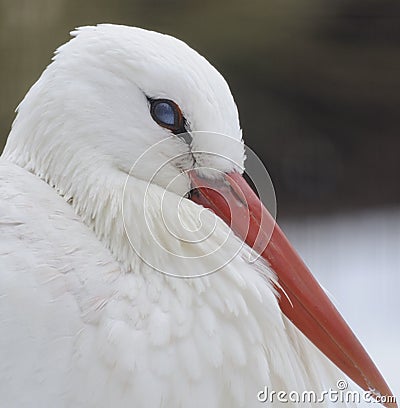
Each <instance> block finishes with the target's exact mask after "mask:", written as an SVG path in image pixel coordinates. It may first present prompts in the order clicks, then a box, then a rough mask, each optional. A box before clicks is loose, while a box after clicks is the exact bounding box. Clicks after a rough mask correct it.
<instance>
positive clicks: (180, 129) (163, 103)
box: [148, 98, 186, 134]
mask: <svg viewBox="0 0 400 408" xmlns="http://www.w3.org/2000/svg"><path fill="white" fill-rule="evenodd" d="M148 100H149V103H150V113H151V116H152V118H153V120H154V121H155V122H156V123H157V124H158V125H160V126H162V127H164V128H167V129H169V130H171V131H172V132H173V133H175V134H180V133H185V132H186V130H185V119H184V117H183V115H182V112H181V110H180V109H179V106H178V105H177V104H176V103H175V102H173V101H171V100H169V99H150V98H148Z"/></svg>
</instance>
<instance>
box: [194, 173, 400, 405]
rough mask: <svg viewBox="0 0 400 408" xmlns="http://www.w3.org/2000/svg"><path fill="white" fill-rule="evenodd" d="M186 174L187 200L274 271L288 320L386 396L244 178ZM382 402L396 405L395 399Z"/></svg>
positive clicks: (344, 367)
mask: <svg viewBox="0 0 400 408" xmlns="http://www.w3.org/2000/svg"><path fill="white" fill-rule="evenodd" d="M190 177H191V180H192V185H193V187H194V188H195V189H196V192H195V193H194V194H193V196H192V200H193V201H195V202H196V203H198V204H201V205H203V206H204V207H206V208H209V209H212V210H213V211H214V212H215V214H216V215H218V216H219V217H220V218H222V219H223V220H224V221H225V222H226V223H227V224H228V225H229V226H230V227H231V228H232V230H233V231H234V232H235V234H236V235H238V236H239V237H240V238H241V239H243V240H244V241H245V242H246V243H247V244H248V245H249V246H251V247H252V248H253V249H254V250H255V251H256V252H257V253H258V254H259V255H261V256H262V257H263V258H264V259H265V260H266V261H267V263H268V264H269V265H270V266H271V268H272V269H273V270H274V272H275V273H276V275H277V277H278V282H279V285H280V287H277V288H276V289H277V290H278V292H279V293H280V297H279V304H280V308H281V310H282V312H283V313H284V314H285V315H286V316H287V317H288V319H289V320H291V321H292V322H293V324H294V325H295V326H296V327H297V328H298V329H299V330H300V331H301V332H302V333H303V334H304V335H305V336H306V337H308V339H309V340H310V341H311V342H312V343H313V344H314V345H315V346H316V347H318V349H319V350H321V351H322V353H324V354H325V356H326V357H328V358H329V359H330V360H331V361H332V362H333V363H334V364H336V365H337V366H338V367H339V368H340V369H341V370H342V371H343V372H344V373H345V374H346V375H348V376H349V377H350V378H351V379H352V380H353V381H354V382H355V383H357V384H358V385H359V386H360V387H361V388H363V389H364V390H365V391H369V392H370V395H374V396H377V397H379V396H392V393H391V391H390V389H389V387H388V385H387V384H386V382H385V380H384V378H383V377H382V375H381V374H380V372H379V371H378V369H377V367H376V366H375V364H374V363H373V361H372V360H371V358H370V357H369V355H368V354H367V352H366V351H365V349H364V348H363V346H362V345H361V343H360V342H359V341H358V339H357V338H356V336H355V335H354V333H353V332H352V330H351V329H350V327H349V326H348V325H347V323H346V322H345V321H344V319H343V318H342V316H341V315H340V313H339V312H338V311H337V310H336V308H335V306H334V305H333V304H332V302H331V301H330V300H329V298H328V297H327V295H326V294H325V292H324V290H323V289H322V288H321V286H320V285H319V284H318V282H317V281H316V280H315V278H314V277H313V276H312V274H311V272H310V271H309V269H308V268H307V266H306V265H305V264H304V262H303V261H302V260H301V258H300V256H299V255H298V254H297V253H296V251H295V250H294V249H293V247H292V246H291V244H290V243H289V241H288V239H287V238H286V236H285V235H284V233H283V232H282V230H281V229H280V228H279V226H278V225H277V224H276V222H275V220H274V219H273V217H272V216H271V215H270V214H269V212H268V210H267V209H266V208H265V207H264V205H263V204H262V203H261V201H260V200H259V199H258V197H257V196H256V194H255V193H254V192H253V190H252V189H251V188H250V186H249V185H248V184H247V182H246V181H245V179H244V178H243V177H242V176H241V175H240V174H239V173H236V172H234V173H230V174H226V175H225V182H224V183H221V181H219V182H218V183H216V182H214V181H213V180H208V179H205V178H201V177H199V176H198V175H197V173H196V171H192V172H191V173H190ZM378 400H379V399H378ZM383 405H385V406H386V407H390V408H396V407H397V404H396V403H395V402H390V403H386V404H383Z"/></svg>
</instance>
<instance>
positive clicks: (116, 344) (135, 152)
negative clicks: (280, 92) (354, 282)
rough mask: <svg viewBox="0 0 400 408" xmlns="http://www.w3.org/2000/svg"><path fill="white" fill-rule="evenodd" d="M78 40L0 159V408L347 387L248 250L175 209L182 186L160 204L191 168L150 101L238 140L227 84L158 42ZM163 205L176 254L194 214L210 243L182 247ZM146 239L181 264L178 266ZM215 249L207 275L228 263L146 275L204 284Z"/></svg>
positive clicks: (247, 402)
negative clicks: (169, 103)
mask: <svg viewBox="0 0 400 408" xmlns="http://www.w3.org/2000/svg"><path fill="white" fill-rule="evenodd" d="M74 36H75V38H74V39H72V40H71V41H70V42H69V43H67V44H66V45H64V46H62V47H61V48H60V49H59V51H58V53H57V55H56V57H55V59H54V62H53V63H52V64H51V65H50V66H49V67H48V68H47V69H46V71H45V72H44V73H43V75H42V76H41V78H40V79H39V80H38V82H37V83H36V84H35V85H34V86H33V87H32V88H31V90H30V91H29V92H28V94H27V96H26V97H25V99H24V101H23V102H22V103H21V105H20V107H19V109H18V115H17V118H16V121H15V123H14V125H13V128H12V131H11V133H10V136H9V139H8V142H7V146H6V148H5V151H4V153H3V156H2V158H1V159H0V179H1V180H0V199H1V202H0V234H1V240H0V265H1V269H0V333H1V335H0V396H1V397H0V398H1V401H2V402H1V404H2V406H5V407H18V408H24V407H26V408H28V407H29V408H32V407H41V408H42V407H57V408H67V407H76V408H89V407H96V408H103V407H104V408H106V407H112V406H115V407H118V408H125V407H135V408H153V407H174V408H175V407H191V408H192V407H193V408H195V407H203V408H204V407H209V408H213V407H215V408H216V407H219V408H224V407H232V408H233V407H246V408H247V407H259V406H262V404H261V403H260V402H259V401H258V400H257V393H258V391H259V390H261V389H263V387H264V385H267V386H268V387H271V389H275V390H286V391H292V390H297V391H299V392H300V393H301V392H302V391H304V390H315V391H321V390H323V389H324V388H326V387H333V386H334V385H335V384H336V381H337V380H338V379H340V378H343V375H342V374H340V372H339V371H338V370H337V369H335V368H333V365H332V364H331V363H330V362H329V361H328V360H327V359H326V358H325V357H324V356H323V355H322V354H321V353H320V352H319V351H318V350H317V349H316V348H315V347H314V346H313V345H312V344H311V343H310V342H309V341H308V340H307V339H306V338H305V337H304V336H303V335H302V334H301V333H300V332H299V331H298V330H297V329H296V328H294V326H293V325H292V324H291V323H289V322H288V320H287V319H286V318H285V317H284V316H283V314H282V313H281V310H280V308H279V306H278V302H277V299H276V295H275V292H274V289H273V286H272V282H273V280H274V279H275V278H274V274H273V273H272V272H271V271H270V270H269V269H268V267H267V266H266V264H265V263H263V261H261V260H259V261H258V262H257V263H255V264H249V263H248V262H247V261H246V256H245V255H246V253H247V252H248V247H247V246H245V247H243V248H242V249H241V250H240V253H239V255H238V256H234V255H235V252H236V251H237V249H238V245H240V241H239V239H238V238H236V237H235V236H234V235H233V234H232V232H231V230H230V229H229V228H228V227H227V226H226V225H225V224H224V223H223V222H222V221H221V220H219V219H215V217H214V216H213V215H212V214H211V213H210V212H208V211H206V212H205V211H204V210H203V208H202V207H200V206H198V205H197V204H195V203H193V202H191V201H189V200H181V196H182V195H183V194H185V193H186V192H187V191H188V188H189V185H190V181H189V179H188V178H187V177H185V176H182V177H181V178H180V179H179V182H178V183H176V184H174V186H173V188H172V191H168V192H166V191H165V189H164V188H165V187H166V186H167V184H168V182H169V181H170V180H171V178H173V177H175V176H179V175H180V174H181V173H182V169H185V170H186V169H189V168H191V167H192V166H193V165H194V164H193V160H194V159H193V156H191V155H189V154H187V156H185V155H184V154H185V152H186V150H185V149H187V145H186V144H185V143H184V142H182V140H179V139H178V138H177V137H171V133H170V132H169V131H168V130H166V129H163V128H161V127H160V126H158V125H157V124H156V123H155V122H154V121H153V120H152V118H151V116H150V114H149V112H148V103H147V100H146V96H148V97H151V98H156V97H157V98H168V99H172V100H174V101H175V102H177V103H178V104H179V106H181V108H182V111H183V112H184V114H185V117H186V118H187V119H188V121H189V122H190V126H191V129H193V130H195V131H213V132H221V133H225V134H229V135H230V136H231V137H233V138H235V139H236V140H240V139H241V131H240V125H239V121H238V115H237V110H236V106H235V104H234V101H233V98H232V96H231V93H230V91H229V88H228V86H227V85H226V83H225V81H224V80H223V78H222V77H221V76H220V75H219V74H218V73H217V71H216V70H215V69H214V68H212V66H211V65H210V64H209V63H208V62H207V61H206V60H205V59H204V58H202V57H201V56H199V55H198V54H197V53H196V52H194V51H193V50H191V49H190V48H189V47H188V46H186V45H185V44H184V43H182V42H180V41H178V40H176V39H174V38H172V37H169V36H164V35H161V34H157V33H154V32H149V31H145V30H141V29H137V28H128V27H121V26H113V25H100V26H97V27H85V28H83V29H79V30H78V31H77V32H75V33H74ZM163 140H167V142H166V143H163V148H162V149H160V150H158V151H157V152H155V153H154V154H153V155H152V156H151V157H150V159H149V161H148V162H145V163H144V164H143V165H142V166H140V168H137V169H136V170H135V172H134V174H131V175H130V176H129V177H128V173H129V171H130V169H131V166H132V164H133V163H134V162H135V160H136V159H137V158H138V157H139V156H140V155H141V154H142V153H143V152H144V151H145V150H146V149H147V148H149V147H150V146H152V145H153V144H155V143H157V142H160V141H163ZM193 145H194V146H196V148H197V149H199V150H202V149H203V150H206V151H208V152H215V153H218V154H219V153H223V154H224V155H225V156H228V157H229V158H231V159H232V160H233V161H234V162H235V163H238V166H239V167H240V166H241V165H242V164H243V160H244V157H243V149H242V148H237V147H235V148H232V149H231V148H230V146H227V145H225V144H222V143H219V140H218V138H216V139H213V140H210V138H207V137H204V139H202V138H200V137H197V136H195V137H194V139H193ZM234 146H238V144H234ZM180 153H181V154H183V156H182V157H183V159H182V158H181V160H180V162H179V166H176V165H175V164H174V162H171V163H169V164H168V165H167V166H165V167H163V169H162V171H160V173H159V174H158V176H157V177H156V179H154V180H153V182H152V183H151V184H150V185H148V180H149V178H150V177H151V176H152V174H153V173H154V169H155V168H157V167H158V166H159V165H160V164H162V163H164V162H165V160H167V159H168V158H170V157H173V156H174V155H176V154H180ZM195 160H196V162H197V163H200V164H201V165H206V166H212V167H214V168H217V169H219V170H221V171H229V170H232V169H233V167H234V166H235V165H234V164H232V162H230V161H221V160H219V159H215V162H213V159H210V156H209V155H207V156H203V155H201V154H199V155H198V156H196V157H195ZM230 166H232V168H229V167H230ZM127 178H128V179H127ZM147 188H148V191H147V198H148V199H147V200H146V206H145V207H144V200H143V197H144V195H145V192H146V189H147ZM162 200H164V202H167V203H168V205H167V211H165V213H164V216H165V217H166V218H167V219H166V223H167V224H168V221H170V223H171V224H174V225H175V226H176V228H177V231H178V232H179V233H180V234H181V236H184V235H185V234H186V233H187V230H186V228H185V226H186V227H187V226H194V227H195V226H196V223H197V222H198V221H199V219H200V213H202V214H201V217H203V218H201V219H202V220H203V222H205V223H207V221H210V222H211V221H212V222H215V223H216V228H215V229H214V231H213V233H212V234H211V235H210V236H209V237H208V239H207V240H205V241H203V242H201V243H198V244H197V245H196V246H195V247H193V246H191V245H185V244H182V243H181V242H180V241H179V240H178V239H174V238H173V236H171V233H170V231H169V230H168V228H166V224H164V223H162V222H160V203H161V201H162ZM122 206H123V207H124V217H122ZM178 207H179V215H180V217H181V218H180V220H181V224H179V223H175V218H174V217H176V211H175V210H176V208H178ZM144 212H145V213H146V216H147V217H148V219H147V223H146V222H145V220H144V218H143V214H144ZM149 224H150V225H151V226H152V232H153V234H154V236H153V238H150V237H149V234H148V225H149ZM125 228H126V232H127V233H128V235H129V238H130V239H131V240H133V241H134V242H129V240H128V237H127V234H126V232H125ZM152 239H154V240H155V241H158V242H162V243H166V245H168V246H170V249H171V250H172V252H174V251H176V253H179V254H180V255H183V256H186V257H189V258H190V259H191V260H189V261H185V260H183V261H182V262H178V261H177V258H176V254H174V253H171V252H168V251H164V250H161V249H160V248H158V247H157V246H155V245H153V241H152ZM224 240H226V242H225V244H224V245H223V248H222V249H221V251H222V252H221V251H219V252H218V251H217V252H216V253H215V254H214V255H212V256H211V257H210V258H209V259H208V260H207V262H208V265H206V266H207V267H208V266H209V265H213V262H216V263H217V262H218V259H219V258H218V257H220V256H221V253H223V256H228V257H230V258H232V259H231V261H230V262H229V263H227V264H226V265H225V266H224V267H223V268H222V270H220V271H219V272H217V273H215V274H212V275H209V276H203V277H201V278H196V279H180V278H174V277H170V276H167V275H165V274H161V273H160V272H158V271H156V270H155V269H154V268H152V267H151V266H150V265H149V264H148V263H147V262H145V261H146V260H147V259H154V262H155V263H156V264H157V265H164V266H165V268H167V269H168V268H170V269H171V270H172V271H173V272H174V273H176V274H178V275H186V274H187V270H188V268H191V269H192V273H194V274H195V273H196V268H198V272H199V273H202V269H201V268H202V266H204V264H203V263H202V262H200V261H198V260H197V261H195V260H193V259H192V258H191V257H193V256H194V255H202V254H203V253H204V254H205V253H208V252H209V248H212V247H218V246H219V244H220V243H221V242H223V241H224ZM131 244H132V245H133V247H136V248H140V251H139V252H140V254H141V255H143V256H144V258H145V259H142V258H143V256H142V257H140V256H139V255H138V253H137V251H135V250H134V249H133V247H132V245H131ZM266 405H267V404H264V406H266ZM285 405H289V404H285ZM311 405H312V404H311Z"/></svg>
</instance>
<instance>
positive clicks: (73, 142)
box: [3, 25, 395, 406]
mask: <svg viewBox="0 0 400 408" xmlns="http://www.w3.org/2000/svg"><path fill="white" fill-rule="evenodd" d="M73 35H74V37H75V38H73V39H72V40H71V41H70V42H68V43H67V44H65V45H63V46H62V47H60V48H59V49H58V51H57V53H56V56H55V57H54V61H53V63H52V64H50V65H49V67H48V68H47V69H46V70H45V71H44V73H43V74H42V76H41V78H40V79H39V80H38V82H37V83H36V84H35V85H34V86H33V87H32V88H31V90H30V91H29V92H28V94H27V96H26V98H25V99H24V101H23V102H22V103H21V105H20V107H19V109H18V115H17V118H16V120H15V122H14V124H13V128H12V131H11V134H10V137H9V139H8V142H7V146H6V149H5V151H4V155H3V156H4V157H5V158H6V159H9V160H12V161H13V162H15V163H17V164H19V165H21V166H23V167H26V168H28V169H30V170H32V171H33V172H35V173H36V174H37V175H39V176H40V177H43V178H44V179H46V181H48V182H49V183H50V184H51V185H54V186H55V187H57V189H58V190H59V191H60V192H61V193H63V194H66V195H68V194H71V195H72V196H73V195H74V194H73V193H71V192H70V191H69V190H70V189H71V188H72V187H71V185H70V177H71V175H72V174H74V175H75V177H78V178H79V177H91V176H92V177H96V175H97V174H98V172H99V171H102V172H103V173H104V171H106V172H107V171H118V172H122V173H124V174H126V175H129V176H131V177H134V178H137V179H140V180H145V181H151V182H153V183H155V184H158V185H159V186H160V187H162V188H167V187H168V188H169V189H170V190H172V192H173V193H175V194H177V195H179V196H184V195H186V194H187V193H188V191H189V190H190V189H191V188H192V187H193V188H195V189H196V193H195V194H193V195H192V199H193V200H194V201H195V202H197V203H198V204H201V205H203V206H205V207H207V208H211V209H212V210H214V212H215V213H216V214H217V215H218V216H219V217H220V218H222V219H223V220H224V221H226V222H227V223H228V224H229V225H230V227H231V228H232V230H233V231H234V232H235V233H236V234H237V235H238V236H239V237H240V238H242V239H243V241H245V242H246V243H247V244H248V245H249V246H252V247H253V248H254V249H255V251H257V252H258V253H259V254H260V255H261V256H262V257H263V258H264V259H265V260H266V261H267V262H268V264H269V265H270V266H271V268H272V269H273V270H274V271H275V273H276V275H277V277H278V282H279V287H278V288H277V290H278V291H279V292H280V295H281V296H280V306H281V309H282V311H283V312H284V313H285V314H286V316H287V317H288V318H289V319H290V320H291V321H292V322H293V323H294V324H295V325H296V326H297V327H298V328H299V329H300V330H301V331H302V332H303V333H304V334H305V335H306V336H307V337H308V338H309V339H310V340H311V341H312V342H313V343H314V344H315V345H316V346H317V347H318V348H319V349H320V350H321V351H322V352H323V353H324V354H325V355H326V356H327V357H328V358H329V359H330V360H331V361H333V362H334V363H335V364H336V365H337V366H338V367H339V368H341V369H342V370H343V371H344V372H345V373H346V374H347V375H349V376H350V377H351V378H352V379H353V380H354V381H355V382H356V383H358V384H359V385H360V386H361V387H362V388H364V389H365V390H370V391H371V393H372V394H373V395H379V394H382V395H390V394H391V393H390V390H389V388H388V386H387V385H386V383H385V381H384V379H383V378H382V376H381V375H380V373H379V371H378V370H377V368H376V367H375V365H374V364H373V362H372V361H371V359H370V358H369V356H368V355H367V353H366V352H365V350H364V349H363V347H362V346H361V344H360V343H359V342H358V340H357V339H356V337H355V336H354V334H353V333H352V331H351V330H350V328H349V327H348V325H347V324H346V323H345V321H344V320H343V318H342V317H341V316H340V314H339V313H338V312H337V310H336V309H335V307H334V306H333V304H332V303H331V302H330V300H329V299H328V298H327V296H326V295H325V293H324V291H323V290H322V289H321V287H320V286H319V284H318V283H317V282H316V281H315V279H314V278H313V277H312V275H311V273H310V272H309V270H308V269H307V267H306V266H305V265H304V263H303V262H302V261H301V259H300V258H299V256H298V255H297V254H296V252H295V251H294V249H293V248H292V247H291V245H290V244H289V242H288V241H287V239H286V237H285V236H284V234H283V233H282V231H281V230H280V229H279V227H278V226H277V225H276V224H275V221H274V220H273V218H272V217H271V216H270V215H269V213H268V211H267V210H266V209H265V207H264V206H263V205H262V203H261V202H260V201H259V199H258V198H257V196H256V195H255V194H254V193H253V192H252V190H251V188H249V186H248V185H247V183H246V182H245V181H244V179H243V178H242V176H241V173H242V172H243V163H244V148H243V144H242V142H241V130H240V125H239V119H238V113H237V109H236V105H235V103H234V100H233V97H232V95H231V92H230V90H229V87H228V85H227V84H226V82H225V80H224V79H223V78H222V76H221V75H220V74H219V73H218V72H217V71H216V70H215V69H214V68H213V67H212V66H211V65H210V64H209V63H208V62H207V61H206V60H205V59H204V58H203V57H201V56H200V55H199V54H198V53H196V52H195V51H193V50H192V49H191V48H190V47H188V46H187V45H186V44H184V43H183V42H181V41H179V40H177V39H175V38H172V37H170V36H167V35H163V34H159V33H155V32H150V31H146V30H142V29H139V28H130V27H123V26H115V25H99V26H96V27H83V28H80V29H78V30H77V31H75V32H73ZM221 134H222V135H226V137H218V136H216V135H221ZM148 151H151V155H147V156H146V154H145V153H146V152H148ZM204 152H206V153H207V154H204ZM143 158H144V159H143ZM138 160H140V165H136V166H135V165H134V164H135V163H137V161H138ZM66 169H68V170H69V171H68V172H67V171H66ZM211 170H212V171H211ZM214 171H215V172H214ZM65 174H68V176H67V177H66V176H65ZM93 175H94V176H93ZM177 176H179V177H177ZM173 179H174V180H175V179H176V180H178V181H177V182H175V183H172V184H170V182H171V180H173ZM272 231H273V232H272ZM271 232H272V235H271ZM388 406H395V405H394V404H388Z"/></svg>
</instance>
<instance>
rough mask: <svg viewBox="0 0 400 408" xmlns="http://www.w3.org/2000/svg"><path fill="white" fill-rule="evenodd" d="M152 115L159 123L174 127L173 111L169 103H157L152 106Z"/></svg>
mask: <svg viewBox="0 0 400 408" xmlns="http://www.w3.org/2000/svg"><path fill="white" fill-rule="evenodd" d="M153 114H154V116H155V117H156V118H157V120H159V121H160V122H162V123H165V124H166V125H168V126H174V125H175V116H176V115H175V111H174V108H173V107H172V106H171V105H170V104H169V103H167V102H160V103H157V104H156V105H155V106H154V110H153Z"/></svg>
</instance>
